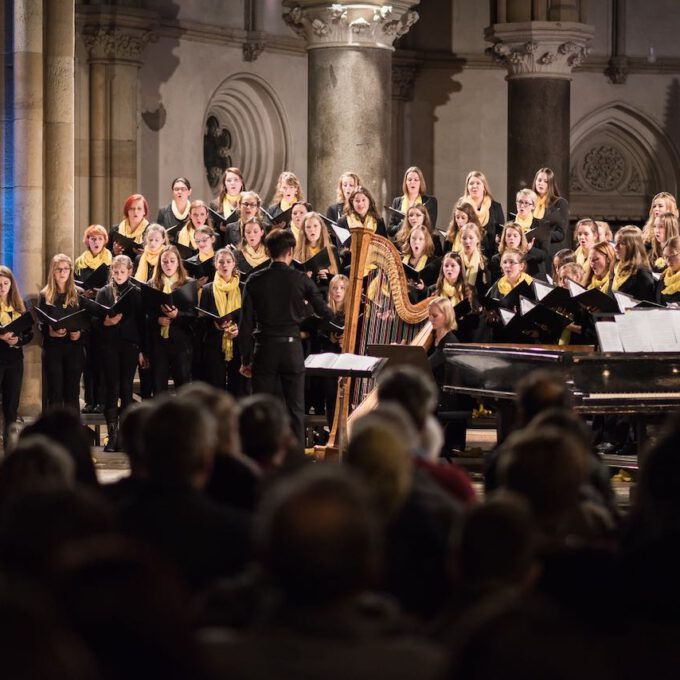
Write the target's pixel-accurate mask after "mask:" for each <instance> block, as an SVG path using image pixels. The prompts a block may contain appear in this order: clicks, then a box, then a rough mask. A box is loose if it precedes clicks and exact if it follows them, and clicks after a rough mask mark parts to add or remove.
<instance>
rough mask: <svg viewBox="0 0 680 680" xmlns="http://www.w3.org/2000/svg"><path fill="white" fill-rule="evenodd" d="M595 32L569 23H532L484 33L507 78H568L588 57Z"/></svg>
mask: <svg viewBox="0 0 680 680" xmlns="http://www.w3.org/2000/svg"><path fill="white" fill-rule="evenodd" d="M593 34H594V28H593V27H592V26H588V25H586V24H577V23H570V22H560V23H557V22H550V21H532V22H529V23H523V24H494V25H493V26H489V27H488V28H487V29H486V31H485V37H486V40H488V41H489V42H492V43H494V45H493V47H490V48H488V50H487V52H488V53H489V54H491V56H492V57H493V58H494V60H495V61H496V62H497V63H499V64H502V65H503V66H505V68H506V69H507V70H508V79H510V78H537V77H549V78H571V71H572V69H573V68H574V67H576V66H579V65H580V64H582V63H583V61H584V60H585V58H586V57H587V56H588V53H589V51H590V50H589V47H588V43H589V42H590V39H591V38H592V37H593Z"/></svg>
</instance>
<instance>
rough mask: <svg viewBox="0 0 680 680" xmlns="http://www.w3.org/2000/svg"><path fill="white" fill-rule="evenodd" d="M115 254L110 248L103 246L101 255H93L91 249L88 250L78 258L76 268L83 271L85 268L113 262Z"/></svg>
mask: <svg viewBox="0 0 680 680" xmlns="http://www.w3.org/2000/svg"><path fill="white" fill-rule="evenodd" d="M112 259H113V255H111V251H110V250H109V249H108V248H103V249H102V251H101V253H99V255H93V254H92V251H91V250H89V249H88V250H86V251H85V252H84V253H83V254H82V255H81V256H80V257H78V258H77V259H76V263H75V265H74V269H75V271H76V272H81V271H82V270H83V269H97V268H98V267H99V266H100V265H102V264H111V260H112Z"/></svg>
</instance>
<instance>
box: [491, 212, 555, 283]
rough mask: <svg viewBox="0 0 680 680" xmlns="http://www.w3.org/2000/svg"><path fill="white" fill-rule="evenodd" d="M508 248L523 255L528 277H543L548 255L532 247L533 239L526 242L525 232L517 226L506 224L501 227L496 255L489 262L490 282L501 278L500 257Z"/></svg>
mask: <svg viewBox="0 0 680 680" xmlns="http://www.w3.org/2000/svg"><path fill="white" fill-rule="evenodd" d="M508 248H512V249H514V250H519V251H520V252H521V253H522V254H523V255H524V262H525V264H526V270H527V273H528V274H529V275H530V276H532V277H536V276H539V277H545V274H546V260H547V257H548V254H547V253H546V252H545V251H544V250H541V248H537V247H536V246H534V239H531V242H530V243H528V242H527V238H526V235H525V232H524V230H523V229H522V227H521V226H520V225H519V224H517V223H515V222H508V223H507V224H506V225H505V226H504V227H503V233H502V234H501V241H500V243H499V245H498V253H496V254H495V255H494V256H493V257H492V258H491V261H490V262H489V273H490V275H491V281H492V282H493V281H497V280H498V279H499V278H500V277H501V257H502V256H503V253H504V252H505V251H506V250H507V249H508Z"/></svg>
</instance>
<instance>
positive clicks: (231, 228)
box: [222, 191, 264, 247]
mask: <svg viewBox="0 0 680 680" xmlns="http://www.w3.org/2000/svg"><path fill="white" fill-rule="evenodd" d="M261 205H262V201H261V199H260V197H259V196H258V195H257V194H256V193H255V192H254V191H244V192H243V193H242V194H241V200H240V201H239V204H238V209H239V219H238V222H232V223H231V224H228V225H226V227H225V229H226V231H225V232H224V236H223V238H222V242H223V243H224V245H225V246H235V247H239V246H240V245H241V244H242V242H243V231H244V228H245V223H246V222H248V220H251V219H253V218H255V219H257V220H259V221H260V223H261V224H264V222H263V221H262V211H261V209H260V207H261Z"/></svg>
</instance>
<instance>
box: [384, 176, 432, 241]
mask: <svg viewBox="0 0 680 680" xmlns="http://www.w3.org/2000/svg"><path fill="white" fill-rule="evenodd" d="M401 191H402V195H401V196H395V197H394V198H393V199H392V208H394V210H398V211H399V212H401V213H403V214H404V215H406V213H407V212H408V209H409V208H410V207H411V206H414V205H416V204H417V205H423V206H425V208H426V209H427V212H428V214H429V216H430V223H431V224H432V226H433V227H436V226H437V199H436V198H435V197H434V196H429V195H428V194H427V185H426V183H425V177H424V176H423V171H422V170H421V169H420V168H419V167H417V166H415V165H412V166H411V167H410V168H407V169H406V172H405V173H404V179H403V180H402V183H401ZM400 227H401V222H400V220H399V216H398V215H395V214H394V213H391V217H390V225H389V229H388V233H389V235H390V236H395V235H396V233H397V232H398V231H399V229H400ZM397 247H398V246H397Z"/></svg>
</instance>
